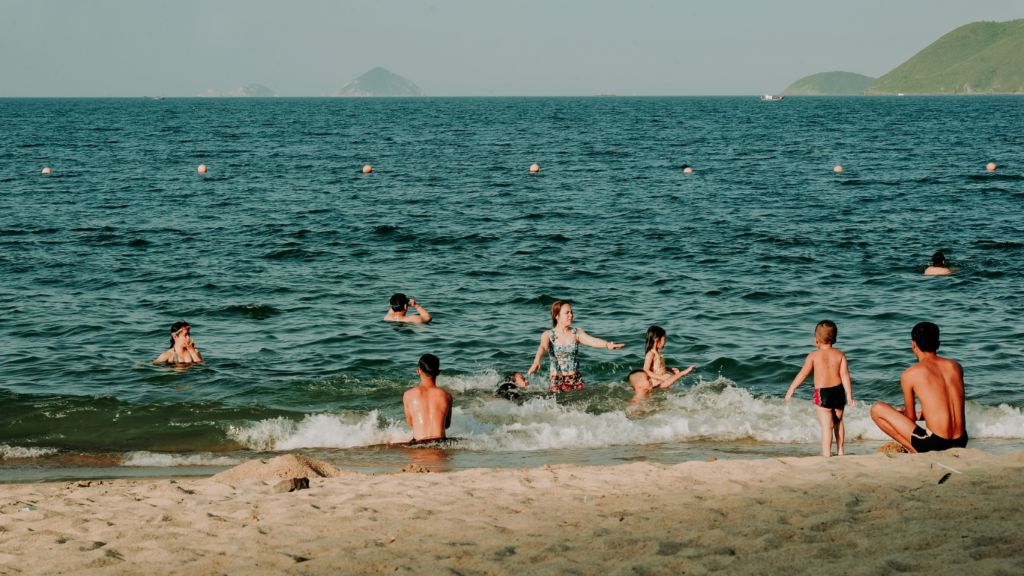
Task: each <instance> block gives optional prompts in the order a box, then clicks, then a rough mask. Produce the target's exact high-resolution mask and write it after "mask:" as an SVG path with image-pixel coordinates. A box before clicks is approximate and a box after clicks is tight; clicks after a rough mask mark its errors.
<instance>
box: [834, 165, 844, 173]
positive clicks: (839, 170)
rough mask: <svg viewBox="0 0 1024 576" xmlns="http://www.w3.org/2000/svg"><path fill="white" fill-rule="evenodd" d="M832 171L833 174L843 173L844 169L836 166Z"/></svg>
mask: <svg viewBox="0 0 1024 576" xmlns="http://www.w3.org/2000/svg"><path fill="white" fill-rule="evenodd" d="M832 171H833V172H842V171H843V167H842V166H836V167H835V168H833V169H832Z"/></svg>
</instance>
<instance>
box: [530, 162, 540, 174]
mask: <svg viewBox="0 0 1024 576" xmlns="http://www.w3.org/2000/svg"><path fill="white" fill-rule="evenodd" d="M530 172H540V166H538V165H537V164H531V165H530Z"/></svg>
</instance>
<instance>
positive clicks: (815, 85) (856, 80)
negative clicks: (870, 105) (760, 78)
mask: <svg viewBox="0 0 1024 576" xmlns="http://www.w3.org/2000/svg"><path fill="white" fill-rule="evenodd" d="M874 83H875V78H872V77H870V76H865V75H863V74H854V73H853V72H838V71H837V72H821V73H819V74H811V75H810V76H805V77H803V78H801V79H799V80H797V81H796V82H793V83H792V84H790V85H789V87H788V88H786V90H785V91H783V93H782V95H783V96H852V95H856V94H863V93H864V91H865V90H867V89H868V88H869V87H870V86H871V85H872V84H874Z"/></svg>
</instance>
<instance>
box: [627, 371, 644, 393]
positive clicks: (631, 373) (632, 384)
mask: <svg viewBox="0 0 1024 576" xmlns="http://www.w3.org/2000/svg"><path fill="white" fill-rule="evenodd" d="M641 374H646V372H644V371H643V370H633V371H632V372H630V373H629V376H628V377H627V379H628V380H629V385H630V386H632V387H633V390H636V380H634V379H633V377H634V376H639V375H641Z"/></svg>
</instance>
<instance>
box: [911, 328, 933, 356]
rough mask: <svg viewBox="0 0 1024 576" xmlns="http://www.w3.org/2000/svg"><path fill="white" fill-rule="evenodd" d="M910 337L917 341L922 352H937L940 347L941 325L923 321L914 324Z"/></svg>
mask: <svg viewBox="0 0 1024 576" xmlns="http://www.w3.org/2000/svg"><path fill="white" fill-rule="evenodd" d="M910 338H911V339H912V340H913V341H914V342H916V343H917V347H918V349H920V350H921V352H935V351H936V350H938V349H939V327H938V326H936V325H935V324H932V323H931V322H921V323H920V324H918V325H917V326H914V329H913V330H911V331H910Z"/></svg>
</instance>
